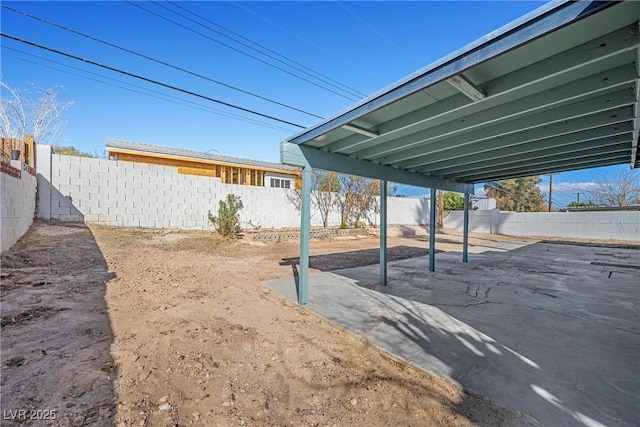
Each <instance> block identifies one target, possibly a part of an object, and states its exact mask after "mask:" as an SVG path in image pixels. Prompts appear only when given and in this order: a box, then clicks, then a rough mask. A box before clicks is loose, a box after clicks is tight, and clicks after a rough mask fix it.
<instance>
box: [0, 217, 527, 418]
mask: <svg viewBox="0 0 640 427" xmlns="http://www.w3.org/2000/svg"><path fill="white" fill-rule="evenodd" d="M405 234H408V235H409V237H391V238H389V248H390V259H400V258H406V257H415V256H421V255H425V254H426V253H427V247H428V239H427V237H426V236H424V235H422V236H420V235H411V234H412V233H405ZM492 238H493V236H492ZM458 240H459V239H458V237H457V236H447V235H444V236H439V243H438V245H437V248H438V249H440V250H452V249H459V248H460V245H459V244H458V243H457V242H458ZM471 243H472V244H473V243H474V239H472V240H471ZM377 248H378V240H377V238H376V237H365V238H357V239H354V238H351V239H339V240H338V239H335V240H326V241H312V243H311V255H312V259H311V267H312V268H314V269H316V270H333V269H337V268H344V267H349V266H356V265H366V264H373V263H377V262H378V249H377ZM297 252H298V244H297V242H280V243H275V242H274V243H259V242H246V241H242V240H241V241H237V242H233V241H226V240H223V239H221V238H219V237H218V236H217V235H215V234H213V233H210V232H159V231H155V232H152V231H140V230H123V229H109V228H104V227H97V226H91V227H90V228H88V227H86V226H84V225H70V224H47V223H40V222H36V223H34V225H33V227H32V228H31V230H30V231H29V232H28V233H27V234H26V235H25V236H24V237H23V238H22V239H21V240H20V242H18V243H17V244H16V245H15V246H14V247H13V248H12V249H11V250H10V251H7V252H6V253H4V254H3V255H2V260H1V261H2V273H1V274H2V281H1V296H0V300H1V303H2V305H1V307H2V313H1V315H2V321H1V322H2V323H1V339H2V341H1V345H2V355H1V363H2V365H1V369H2V371H1V372H2V375H1V398H2V402H1V406H2V412H3V413H2V419H1V422H2V425H29V426H49V425H55V426H58V425H59V426H76V427H77V426H88V425H92V426H93V425H97V426H187V425H194V426H217V425H219V426H426V425H456V426H465V425H518V426H520V425H533V424H535V423H534V422H533V421H532V420H531V419H530V418H529V417H527V416H524V415H522V414H519V413H516V412H513V411H510V410H508V409H505V408H502V407H499V406H497V405H495V404H493V403H492V402H490V401H487V400H485V399H482V398H480V397H478V396H475V395H471V394H469V393H466V392H465V391H463V390H461V389H460V388H458V387H457V386H455V385H453V384H451V383H448V382H447V381H445V380H443V379H441V378H438V377H435V376H433V375H430V374H428V373H426V372H424V371H422V370H420V369H418V368H416V367H414V366H412V365H409V364H407V363H404V362H402V361H400V360H398V359H396V358H394V357H393V356H391V355H389V354H387V353H385V352H384V351H382V350H379V349H378V348H377V347H375V346H373V345H370V344H368V343H367V342H366V341H364V340H363V339H362V338H361V337H359V336H357V335H355V334H352V333H350V332H348V331H345V330H343V329H341V328H339V327H337V326H335V325H333V324H331V323H329V322H328V321H326V320H324V319H322V318H320V317H318V316H316V315H314V314H312V313H310V312H308V311H306V310H304V309H303V308H300V307H298V306H297V305H295V304H293V303H291V302H290V301H288V300H286V299H284V298H283V297H280V296H279V295H277V294H274V293H272V292H271V291H269V290H268V289H266V288H265V287H263V286H262V285H261V284H260V281H261V280H266V279H273V278H279V277H291V275H292V274H294V271H296V262H297V260H296V257H297Z"/></svg>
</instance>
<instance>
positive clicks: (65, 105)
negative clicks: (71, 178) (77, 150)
mask: <svg viewBox="0 0 640 427" xmlns="http://www.w3.org/2000/svg"><path fill="white" fill-rule="evenodd" d="M0 89H1V90H2V91H3V92H6V96H5V94H4V93H3V95H2V100H1V102H0V134H2V136H5V137H8V138H17V139H22V140H24V138H25V137H26V136H27V135H32V136H33V139H34V141H35V142H36V143H38V144H50V145H55V144H56V143H57V142H58V141H59V140H60V138H61V136H62V132H63V131H64V128H65V126H66V124H67V118H66V113H67V110H68V109H69V107H71V105H73V101H60V99H59V98H58V95H59V93H60V91H61V90H62V86H53V87H50V88H44V87H40V86H36V85H31V87H30V88H28V89H26V88H12V87H11V86H9V85H7V84H6V83H5V82H2V81H0Z"/></svg>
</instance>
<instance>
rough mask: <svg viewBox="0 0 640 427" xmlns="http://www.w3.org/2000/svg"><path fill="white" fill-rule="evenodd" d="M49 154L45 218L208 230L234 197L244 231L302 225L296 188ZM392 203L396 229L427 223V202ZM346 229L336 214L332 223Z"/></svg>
mask: <svg viewBox="0 0 640 427" xmlns="http://www.w3.org/2000/svg"><path fill="white" fill-rule="evenodd" d="M43 150H45V149H43ZM48 154H49V157H47V153H44V152H43V153H38V156H39V158H40V159H44V158H45V157H47V158H50V159H51V162H50V168H49V169H47V165H46V162H45V163H44V164H43V166H42V169H39V170H38V175H39V181H38V185H39V196H38V217H39V218H43V219H57V220H62V221H86V222H94V223H100V224H105V225H112V226H122V227H145V228H168V229H187V230H208V229H211V225H210V223H209V220H208V217H207V213H208V212H209V211H211V212H212V213H213V214H214V215H215V214H216V213H217V210H218V204H219V201H220V200H224V199H226V197H227V195H228V194H235V195H236V196H239V197H240V198H241V200H242V203H243V205H244V208H243V209H242V210H241V211H240V220H241V221H242V226H243V228H245V229H251V228H252V227H256V228H257V227H260V228H287V227H299V226H300V212H299V211H298V210H297V209H296V207H295V204H294V203H292V200H293V197H292V193H293V191H294V190H286V189H282V188H270V187H252V186H246V185H234V184H222V183H221V182H220V179H219V178H213V177H206V176H194V175H184V174H178V171H177V168H175V167H165V166H159V165H146V164H140V163H132V162H124V161H121V162H120V161H112V160H103V159H90V158H84V157H73V156H63V155H57V154H50V153H48ZM388 205H389V208H388V212H389V216H388V222H389V223H391V224H398V223H399V224H411V225H414V224H425V223H426V222H428V219H427V218H428V203H426V201H425V200H419V199H404V198H390V199H389V203H388ZM311 212H312V215H311V223H312V225H315V226H320V225H322V221H321V218H320V215H319V212H318V210H317V208H314V207H312V210H311ZM372 217H373V216H372ZM339 224H340V215H339V212H338V211H337V210H335V211H334V212H332V213H331V215H330V225H334V226H335V225H339Z"/></svg>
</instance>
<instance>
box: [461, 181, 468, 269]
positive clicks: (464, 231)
mask: <svg viewBox="0 0 640 427" xmlns="http://www.w3.org/2000/svg"><path fill="white" fill-rule="evenodd" d="M463 196H464V219H463V225H462V227H463V228H462V262H467V261H468V260H469V194H467V193H465V194H464V195H463Z"/></svg>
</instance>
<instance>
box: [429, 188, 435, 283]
mask: <svg viewBox="0 0 640 427" xmlns="http://www.w3.org/2000/svg"><path fill="white" fill-rule="evenodd" d="M430 192H431V198H430V199H429V271H436V189H435V188H432V189H431V190H430Z"/></svg>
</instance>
